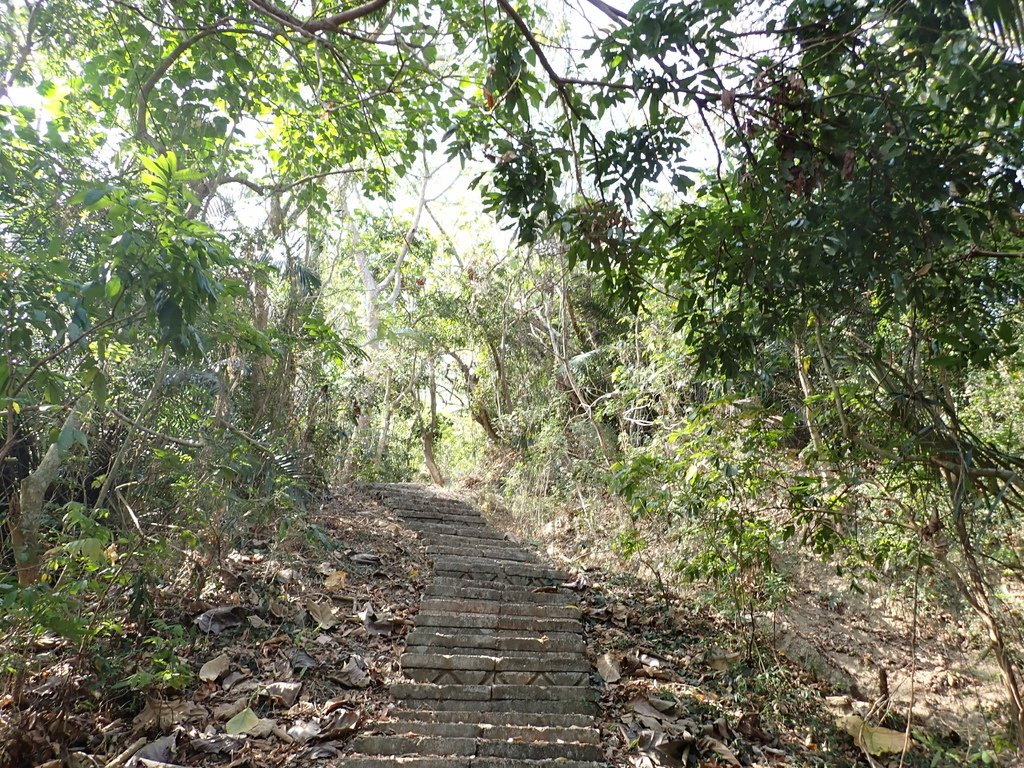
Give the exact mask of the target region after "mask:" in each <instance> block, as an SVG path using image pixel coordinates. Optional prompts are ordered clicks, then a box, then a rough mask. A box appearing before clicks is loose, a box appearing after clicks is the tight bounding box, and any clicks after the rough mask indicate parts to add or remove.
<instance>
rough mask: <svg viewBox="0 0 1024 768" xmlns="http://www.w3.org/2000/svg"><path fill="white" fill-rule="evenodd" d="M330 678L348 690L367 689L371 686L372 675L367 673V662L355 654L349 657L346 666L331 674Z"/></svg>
mask: <svg viewBox="0 0 1024 768" xmlns="http://www.w3.org/2000/svg"><path fill="white" fill-rule="evenodd" d="M330 678H331V680H333V681H334V682H336V683H338V684H339V685H344V686H345V687H346V688H366V687H367V686H368V685H369V684H370V675H369V674H368V673H367V671H366V660H365V659H363V657H362V656H357V655H355V654H352V655H351V656H349V657H348V661H347V662H345V666H343V667H342V668H341V669H340V670H339V671H338V672H335V673H333V674H331V675H330Z"/></svg>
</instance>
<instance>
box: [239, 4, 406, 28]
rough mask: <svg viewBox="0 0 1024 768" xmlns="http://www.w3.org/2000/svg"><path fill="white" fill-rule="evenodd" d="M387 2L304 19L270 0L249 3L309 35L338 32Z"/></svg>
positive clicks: (377, 9) (363, 5) (282, 22)
mask: <svg viewBox="0 0 1024 768" xmlns="http://www.w3.org/2000/svg"><path fill="white" fill-rule="evenodd" d="M387 4H388V0H370V2H368V3H363V4H362V5H357V6H356V7H355V8H349V9H348V10H345V11H342V12H341V13H335V14H332V15H330V16H324V17H322V18H319V19H308V20H306V21H303V20H302V19H300V18H298V17H297V16H293V15H292V14H291V13H289V12H288V11H286V10H284V9H283V8H279V7H278V6H277V5H275V4H274V3H273V2H271V1H270V0H249V5H251V6H252V7H253V8H255V9H256V10H258V11H260V12H262V13H265V14H266V15H268V16H270V17H271V18H273V19H275V20H276V21H278V22H280V23H281V24H284V25H285V26H287V27H291V28H292V29H294V30H296V31H298V32H303V33H306V34H307V35H311V34H315V33H316V32H338V31H339V27H341V25H343V24H347V23H348V22H350V21H355V20H356V19H361V18H362V17H364V16H369V15H370V14H371V13H375V12H377V11H379V10H381V9H382V8H383V7H384V6H386V5H387Z"/></svg>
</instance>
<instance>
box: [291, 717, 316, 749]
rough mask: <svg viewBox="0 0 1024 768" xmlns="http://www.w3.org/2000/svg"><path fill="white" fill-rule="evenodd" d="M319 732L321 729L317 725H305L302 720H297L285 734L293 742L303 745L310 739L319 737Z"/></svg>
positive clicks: (312, 723)
mask: <svg viewBox="0 0 1024 768" xmlns="http://www.w3.org/2000/svg"><path fill="white" fill-rule="evenodd" d="M320 731H321V728H320V724H319V723H316V722H308V723H307V722H305V721H304V720H299V721H297V722H296V723H295V725H293V726H292V727H291V728H289V729H288V731H287V733H288V735H289V736H290V737H291V738H292V739H294V740H295V741H297V742H299V743H300V744H304V743H305V742H307V741H309V740H310V739H312V738H315V737H317V736H319V735H320Z"/></svg>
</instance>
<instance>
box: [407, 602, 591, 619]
mask: <svg viewBox="0 0 1024 768" xmlns="http://www.w3.org/2000/svg"><path fill="white" fill-rule="evenodd" d="M420 613H440V614H445V613H463V614H474V615H475V614H479V615H485V616H491V615H495V616H532V617H535V618H538V619H579V618H580V617H581V616H582V613H583V612H582V611H581V610H580V609H579V608H578V607H576V606H567V605H543V604H541V605H538V604H537V603H518V602H511V601H508V602H506V601H503V600H442V599H438V598H434V597H427V598H425V599H423V600H422V601H421V602H420Z"/></svg>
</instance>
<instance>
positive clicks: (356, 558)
mask: <svg viewBox="0 0 1024 768" xmlns="http://www.w3.org/2000/svg"><path fill="white" fill-rule="evenodd" d="M349 560H351V561H352V562H353V563H358V564H359V565H376V564H377V563H379V562H380V555H375V554H373V553H372V552H359V553H357V554H355V555H351V556H350V557H349Z"/></svg>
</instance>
